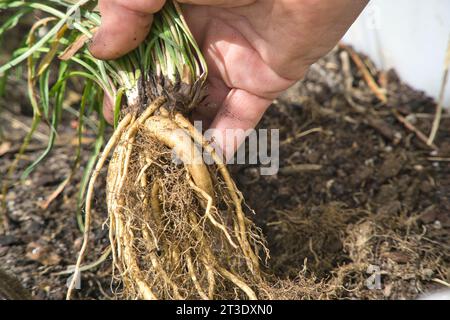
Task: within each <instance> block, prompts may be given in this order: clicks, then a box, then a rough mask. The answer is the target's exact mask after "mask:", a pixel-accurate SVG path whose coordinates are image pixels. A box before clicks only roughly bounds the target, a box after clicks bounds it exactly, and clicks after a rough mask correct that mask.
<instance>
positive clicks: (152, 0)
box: [89, 0, 165, 60]
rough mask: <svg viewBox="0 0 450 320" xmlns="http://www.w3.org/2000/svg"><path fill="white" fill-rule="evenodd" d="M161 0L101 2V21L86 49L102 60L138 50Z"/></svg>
mask: <svg viewBox="0 0 450 320" xmlns="http://www.w3.org/2000/svg"><path fill="white" fill-rule="evenodd" d="M164 3H165V1H164V0H128V1H127V0H100V1H99V8H100V13H101V15H102V22H101V25H100V28H99V30H98V31H97V33H96V34H95V35H94V37H93V39H92V44H91V45H90V47H89V50H90V51H91V53H92V54H93V55H94V56H95V57H97V58H99V59H104V60H109V59H116V58H119V57H121V56H123V55H125V54H126V53H128V52H130V51H132V50H133V49H135V48H137V47H138V46H139V44H140V43H141V42H142V41H143V40H144V39H145V37H146V36H147V35H148V33H149V31H150V27H151V24H152V22H153V15H152V14H153V13H155V12H157V11H158V10H160V9H161V8H162V6H163V5H164Z"/></svg>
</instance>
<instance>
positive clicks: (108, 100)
mask: <svg viewBox="0 0 450 320" xmlns="http://www.w3.org/2000/svg"><path fill="white" fill-rule="evenodd" d="M103 117H104V118H105V120H106V122H108V123H109V124H111V125H112V124H114V100H113V98H112V97H111V96H110V95H109V94H108V93H106V92H105V97H104V98H103Z"/></svg>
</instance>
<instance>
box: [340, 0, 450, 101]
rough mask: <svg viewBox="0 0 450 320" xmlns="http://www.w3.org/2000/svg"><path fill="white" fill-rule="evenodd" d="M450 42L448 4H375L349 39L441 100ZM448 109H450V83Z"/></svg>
mask: <svg viewBox="0 0 450 320" xmlns="http://www.w3.org/2000/svg"><path fill="white" fill-rule="evenodd" d="M356 1H357V0H356ZM449 41H450V1H449V0H427V1H424V0H372V1H371V2H370V4H369V5H368V7H367V8H366V10H365V11H364V12H363V14H362V15H361V17H360V18H359V19H358V21H357V22H356V23H355V24H354V25H353V26H352V28H351V29H350V30H349V31H348V33H347V34H346V36H345V37H344V42H345V43H348V44H351V45H353V46H354V47H355V48H356V49H357V50H359V51H361V52H363V53H365V54H367V55H368V56H370V57H371V58H372V59H373V60H374V61H375V63H376V65H377V66H378V67H379V68H382V69H389V68H395V70H396V71H397V72H398V74H399V75H400V77H401V78H402V79H403V80H404V81H405V82H407V83H408V84H410V85H411V86H413V87H414V88H416V89H419V90H423V91H425V92H426V93H427V94H429V95H430V96H432V97H434V98H436V99H437V98H438V96H439V92H440V88H441V83H442V77H443V70H444V61H445V57H446V51H447V47H448V44H449ZM444 106H445V107H447V108H448V107H450V84H448V85H447V90H446V95H445V100H444Z"/></svg>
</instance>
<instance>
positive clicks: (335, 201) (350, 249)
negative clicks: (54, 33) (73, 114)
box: [0, 49, 450, 299]
mask: <svg viewBox="0 0 450 320" xmlns="http://www.w3.org/2000/svg"><path fill="white" fill-rule="evenodd" d="M365 62H366V64H367V66H368V70H370V71H371V72H372V76H373V77H374V79H375V80H376V81H378V83H380V84H381V85H382V86H385V89H386V92H387V96H388V102H387V104H383V103H380V101H379V100H378V99H377V98H376V97H375V95H374V93H373V92H372V91H371V90H370V89H369V87H368V86H367V83H366V81H365V80H364V78H363V77H362V74H361V71H360V70H359V69H358V68H357V67H356V65H355V64H354V63H353V62H352V61H351V60H350V58H349V56H348V54H347V51H343V50H342V49H336V50H335V51H334V52H333V53H331V54H330V55H329V56H328V57H326V58H324V59H322V60H321V61H320V62H319V63H317V64H316V65H314V66H313V67H312V68H311V71H310V72H309V74H308V76H307V78H306V79H305V80H304V81H303V82H302V83H299V84H298V85H297V86H295V87H294V88H293V89H291V90H290V91H289V92H288V93H287V94H286V95H285V96H284V97H282V98H280V99H278V100H277V101H276V102H275V103H274V106H273V107H272V108H271V109H270V110H269V112H268V113H267V114H266V116H265V117H264V119H263V121H262V123H261V128H274V129H280V138H281V149H280V165H281V169H280V172H279V173H278V175H275V176H260V174H259V170H258V167H257V166H232V168H231V169H232V171H233V173H234V176H235V178H236V180H237V183H238V185H239V187H240V189H241V190H242V192H243V193H244V196H245V199H246V201H247V204H248V206H249V207H251V208H252V209H254V210H255V212H256V215H255V216H254V217H253V218H254V220H255V221H256V223H257V224H258V225H259V226H260V227H261V228H262V230H263V232H264V234H265V235H266V237H267V240H268V245H269V248H270V251H271V259H270V261H269V263H268V266H267V271H268V272H269V273H273V274H275V275H276V276H277V277H279V278H281V279H286V281H285V282H283V283H281V284H279V286H280V287H283V286H284V288H289V289H286V290H289V292H288V293H289V294H286V295H285V296H286V297H287V298H340V299H347V298H362V299H369V298H377V299H404V298H416V297H417V296H419V295H421V294H422V293H424V292H427V291H429V290H435V289H441V288H444V287H445V284H448V283H450V236H449V235H450V233H449V231H450V162H449V160H450V117H449V116H448V114H444V117H443V119H442V124H441V127H440V131H439V135H438V137H437V139H436V141H435V144H436V146H437V147H438V149H436V148H430V147H428V146H426V145H425V144H424V143H423V142H422V141H421V140H420V139H419V138H418V136H417V134H416V133H415V132H413V131H412V130H411V128H409V129H407V128H406V127H405V125H404V124H402V123H401V121H399V120H402V119H405V118H406V119H407V121H408V123H409V124H412V125H413V126H414V127H415V128H416V129H417V130H420V131H421V132H423V133H425V134H426V135H427V134H428V133H429V132H430V129H431V124H432V121H433V115H434V111H435V102H433V100H432V99H430V98H428V97H426V96H425V95H424V94H423V93H421V92H417V91H414V90H412V89H411V88H409V87H408V86H407V85H405V84H403V83H402V82H401V81H400V80H399V79H398V78H397V76H396V75H395V73H394V72H393V71H391V72H388V73H382V72H378V71H376V70H375V69H374V68H373V67H372V66H371V64H370V61H368V60H365ZM348 65H349V66H350V68H348ZM22 82H23V81H17V82H16V83H14V84H11V85H10V86H9V87H8V90H7V92H8V95H7V96H6V97H5V98H4V99H3V100H1V102H2V106H4V110H3V113H2V114H1V117H0V121H1V132H2V135H3V136H2V139H1V140H0V175H1V176H2V177H4V176H5V173H6V170H7V168H8V166H9V165H10V164H11V162H12V160H13V159H14V151H15V150H17V147H18V146H19V145H20V143H21V139H23V137H24V135H25V134H26V129H24V128H23V127H24V125H25V126H26V125H29V124H30V118H29V116H26V115H23V112H21V111H20V110H22V109H24V105H25V106H26V105H27V103H26V102H23V101H26V98H25V96H24V94H21V93H20V92H21V90H23V91H25V90H24V89H22V88H24V86H25V84H24V83H22ZM13 92H14V94H12V93H13ZM73 96H75V97H76V94H75V93H74V94H73ZM71 103H72V104H73V107H74V108H76V107H77V103H78V102H77V99H72V102H71ZM75 125H76V123H73V122H71V121H69V120H67V123H66V124H65V125H64V126H63V133H61V134H60V135H59V137H58V141H57V147H56V148H55V150H54V151H53V152H52V153H51V155H50V156H49V157H48V159H47V160H46V161H45V163H43V165H41V166H39V167H38V168H37V169H36V171H35V172H34V173H32V174H31V176H30V177H29V178H27V179H26V180H25V181H23V182H20V180H19V178H20V175H21V172H22V170H23V169H24V168H25V167H26V165H27V164H29V163H30V161H32V160H34V159H35V158H36V157H37V156H38V155H39V154H40V153H41V152H42V151H43V149H44V148H45V141H44V139H34V140H33V141H32V143H31V148H30V150H29V152H27V153H26V154H25V157H24V159H23V160H22V161H21V162H20V168H19V170H17V172H16V174H15V175H14V181H15V183H14V184H13V186H12V187H11V188H10V189H9V192H8V194H7V197H6V201H7V208H8V212H9V215H10V218H11V221H10V228H9V230H8V232H6V233H5V234H3V235H0V266H1V268H3V269H4V270H6V271H8V272H9V273H11V274H13V275H15V276H16V277H17V278H18V279H19V280H20V281H21V283H22V284H23V285H24V286H25V287H26V288H27V289H29V290H30V291H31V292H32V295H33V297H35V298H37V299H62V298H64V295H65V292H66V282H67V280H68V277H69V275H68V274H58V273H60V272H63V271H66V270H67V269H68V268H69V267H70V266H71V265H73V264H74V262H75V259H76V256H77V253H78V250H79V248H80V245H81V235H82V233H81V231H80V230H79V228H78V225H77V221H76V203H77V200H76V199H77V195H78V184H79V182H80V179H81V174H82V171H83V169H84V167H81V168H80V169H79V170H78V172H77V174H76V175H75V177H74V178H73V179H72V181H71V182H70V183H69V184H68V186H67V187H66V188H65V190H64V191H63V192H62V194H61V195H60V196H59V197H57V198H56V199H55V200H54V201H53V202H51V204H50V206H49V207H48V209H43V208H42V203H43V200H45V199H47V198H48V197H49V196H50V195H51V194H52V192H53V191H54V190H55V189H56V188H57V187H58V185H59V184H60V183H61V182H62V181H63V180H64V179H65V178H66V177H67V175H68V174H69V172H70V168H71V165H72V162H73V160H74V156H73V151H74V149H75V147H76V141H73V139H74V137H75V129H74V127H75ZM311 129H314V130H311ZM40 130H41V131H42V133H43V135H45V134H46V131H45V130H46V129H45V128H44V126H43V127H42V128H40ZM309 130H311V131H309ZM308 132H310V133H309V134H308ZM92 138H93V137H92V134H91V133H89V132H87V133H86V139H85V140H86V141H85V145H84V149H85V150H86V152H85V155H84V159H83V160H84V161H87V159H88V156H89V154H88V152H87V150H89V147H90V144H92ZM84 163H85V162H84ZM103 181H104V180H103ZM96 190H97V194H96V199H97V202H96V210H95V212H94V213H95V217H96V218H95V229H94V232H93V237H92V238H93V240H92V244H91V246H90V250H91V251H90V253H89V259H88V260H89V261H90V262H95V261H96V260H97V259H99V258H100V256H101V254H102V253H103V251H104V250H105V249H106V248H107V246H108V240H107V229H106V228H105V229H102V223H103V222H104V220H105V218H106V214H105V212H106V210H105V204H104V199H105V194H104V185H103V182H101V183H99V184H98V188H97V189H96ZM374 271H376V272H375V273H376V274H374ZM110 273H111V264H110V257H108V258H107V260H106V261H105V262H104V263H101V264H100V265H99V266H98V267H94V268H91V269H89V270H88V271H86V272H84V273H83V279H82V283H81V290H79V291H78V292H77V296H76V298H81V299H109V298H110V297H111V296H112V293H111V290H110ZM371 275H374V279H376V278H377V276H378V275H379V277H380V278H379V279H380V286H379V287H378V288H375V289H374V288H372V289H370V288H368V286H367V285H368V284H369V285H370V284H373V283H372V282H371V281H370V280H371V278H370V277H371ZM367 279H369V281H368V282H367V281H366V280H367ZM292 280H296V281H297V282H293V281H292ZM296 283H297V287H298V290H296V289H295V284H296ZM305 283H307V285H306V287H305ZM374 283H375V284H376V282H374ZM300 286H301V287H302V288H300ZM308 286H310V287H308ZM369 287H370V286H369ZM300 289H301V290H300ZM297 291H298V293H297Z"/></svg>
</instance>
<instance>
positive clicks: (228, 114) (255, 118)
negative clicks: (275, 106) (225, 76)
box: [210, 89, 272, 159]
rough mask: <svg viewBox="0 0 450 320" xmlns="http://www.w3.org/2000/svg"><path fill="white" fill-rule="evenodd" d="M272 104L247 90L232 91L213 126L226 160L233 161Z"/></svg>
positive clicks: (213, 136) (217, 142)
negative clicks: (249, 131)
mask: <svg viewBox="0 0 450 320" xmlns="http://www.w3.org/2000/svg"><path fill="white" fill-rule="evenodd" d="M271 103H272V100H267V99H264V98H261V97H258V96H255V95H253V94H251V93H249V92H247V91H245V90H241V89H232V90H231V91H230V93H229V94H228V96H227V97H226V99H225V101H224V102H223V104H222V106H221V107H220V109H219V111H218V113H217V115H216V117H215V119H214V121H213V122H212V124H211V127H210V129H211V130H212V138H213V140H214V142H215V143H216V144H217V145H218V146H219V148H221V149H222V152H223V156H224V157H225V159H232V158H233V155H234V153H235V152H236V150H237V149H238V148H239V146H240V145H241V144H242V142H244V140H245V138H246V136H247V135H248V130H250V129H254V128H255V127H256V125H257V124H258V122H259V121H260V120H261V118H262V116H263V114H264V112H266V110H267V108H268V107H269V106H270V104H271Z"/></svg>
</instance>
